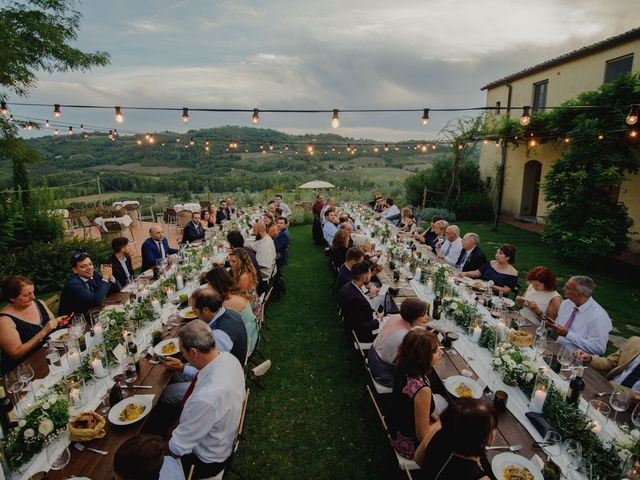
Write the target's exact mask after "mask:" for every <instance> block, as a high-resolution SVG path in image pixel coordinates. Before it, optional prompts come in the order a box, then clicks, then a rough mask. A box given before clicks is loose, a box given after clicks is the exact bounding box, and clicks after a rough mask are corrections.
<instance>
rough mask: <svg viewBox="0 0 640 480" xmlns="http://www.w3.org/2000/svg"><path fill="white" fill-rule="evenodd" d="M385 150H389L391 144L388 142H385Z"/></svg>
mask: <svg viewBox="0 0 640 480" xmlns="http://www.w3.org/2000/svg"><path fill="white" fill-rule="evenodd" d="M384 151H385V152H388V151H389V144H388V143H385V144H384Z"/></svg>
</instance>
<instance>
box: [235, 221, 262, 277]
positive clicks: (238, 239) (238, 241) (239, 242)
mask: <svg viewBox="0 0 640 480" xmlns="http://www.w3.org/2000/svg"><path fill="white" fill-rule="evenodd" d="M227 242H229V249H230V250H229V253H231V251H232V250H233V249H235V248H243V249H244V250H245V251H246V252H247V253H248V254H249V258H251V263H253V266H254V267H255V269H256V272H257V271H258V270H259V269H260V266H259V265H258V260H256V252H254V251H253V250H252V249H251V248H249V247H245V245H244V237H243V236H242V233H240V230H229V232H228V233H227Z"/></svg>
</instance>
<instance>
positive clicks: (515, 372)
mask: <svg viewBox="0 0 640 480" xmlns="http://www.w3.org/2000/svg"><path fill="white" fill-rule="evenodd" d="M491 366H492V367H493V369H494V370H495V371H497V372H500V373H501V374H502V379H503V381H504V383H506V384H507V385H511V386H517V385H523V384H529V383H531V382H532V381H533V379H534V377H535V375H536V371H537V368H536V364H535V363H534V362H532V361H531V359H530V358H529V357H527V356H526V355H525V354H524V353H523V352H522V350H521V349H519V348H518V347H514V346H513V345H510V344H508V343H507V344H505V345H504V346H503V347H502V348H500V349H496V350H495V351H494V353H493V355H492V359H491Z"/></svg>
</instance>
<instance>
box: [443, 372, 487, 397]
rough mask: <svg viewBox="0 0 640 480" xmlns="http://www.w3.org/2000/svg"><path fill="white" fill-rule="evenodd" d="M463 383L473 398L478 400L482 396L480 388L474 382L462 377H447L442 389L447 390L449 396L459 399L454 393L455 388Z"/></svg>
mask: <svg viewBox="0 0 640 480" xmlns="http://www.w3.org/2000/svg"><path fill="white" fill-rule="evenodd" d="M462 383H464V384H465V385H466V386H467V387H469V388H470V389H471V391H472V395H471V396H472V397H473V398H480V397H481V396H482V388H481V387H480V385H479V384H478V382H476V381H475V380H472V379H470V378H469V377H464V376H462V375H453V376H451V377H448V378H446V379H445V381H444V388H446V389H447V392H449V393H450V394H451V395H453V396H454V397H456V398H460V396H459V395H458V394H457V393H456V388H457V387H458V385H460V384H462Z"/></svg>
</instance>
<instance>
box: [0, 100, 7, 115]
mask: <svg viewBox="0 0 640 480" xmlns="http://www.w3.org/2000/svg"><path fill="white" fill-rule="evenodd" d="M0 113H1V114H2V115H6V114H7V113H9V107H8V106H7V102H5V101H4V100H3V101H1V102H0Z"/></svg>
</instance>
